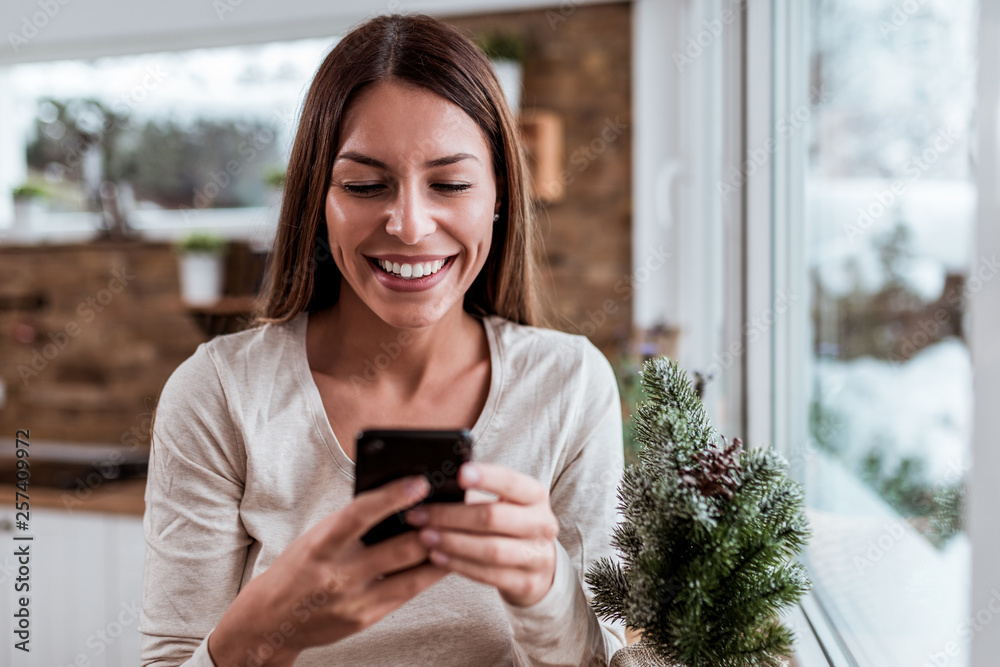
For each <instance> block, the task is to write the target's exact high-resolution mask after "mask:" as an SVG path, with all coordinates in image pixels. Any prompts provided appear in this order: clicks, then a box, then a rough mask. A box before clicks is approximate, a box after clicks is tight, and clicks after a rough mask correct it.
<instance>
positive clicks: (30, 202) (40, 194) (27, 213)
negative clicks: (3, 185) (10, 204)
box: [11, 183, 48, 238]
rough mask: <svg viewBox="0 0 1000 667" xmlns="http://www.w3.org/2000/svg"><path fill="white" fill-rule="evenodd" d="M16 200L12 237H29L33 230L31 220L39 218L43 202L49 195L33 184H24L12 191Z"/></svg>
mask: <svg viewBox="0 0 1000 667" xmlns="http://www.w3.org/2000/svg"><path fill="white" fill-rule="evenodd" d="M11 194H12V195H13V199H14V228H13V229H12V230H11V236H12V237H14V238H17V237H21V236H25V235H27V233H28V231H29V230H30V229H31V220H32V219H33V218H35V217H37V216H38V214H39V211H40V208H41V202H42V201H43V200H44V199H45V198H46V197H47V196H48V193H47V192H46V191H45V190H44V189H43V188H41V187H39V186H37V185H33V184H31V183H23V184H21V185H19V186H17V187H16V188H14V189H13V190H12V191H11Z"/></svg>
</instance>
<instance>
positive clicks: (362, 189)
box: [341, 183, 472, 197]
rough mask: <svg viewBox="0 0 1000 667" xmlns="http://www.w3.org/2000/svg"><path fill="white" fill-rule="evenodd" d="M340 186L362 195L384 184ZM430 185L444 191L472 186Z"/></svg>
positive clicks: (455, 184)
mask: <svg viewBox="0 0 1000 667" xmlns="http://www.w3.org/2000/svg"><path fill="white" fill-rule="evenodd" d="M341 187H343V188H344V190H345V191H347V192H349V193H351V194H354V195H360V196H362V197H364V196H371V195H374V194H376V193H377V192H378V191H379V189H380V188H384V187H385V186H384V185H381V184H378V183H376V184H373V185H349V184H347V183H343V184H342V185H341ZM432 187H435V188H438V189H439V190H441V191H444V192H464V191H465V190H468V189H469V188H471V187H472V186H471V185H470V184H468V183H435V184H434V185H433V186H432Z"/></svg>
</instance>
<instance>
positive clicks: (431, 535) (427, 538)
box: [420, 530, 441, 547]
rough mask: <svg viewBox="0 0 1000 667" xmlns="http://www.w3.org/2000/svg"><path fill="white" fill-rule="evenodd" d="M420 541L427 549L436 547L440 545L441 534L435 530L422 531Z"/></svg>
mask: <svg viewBox="0 0 1000 667" xmlns="http://www.w3.org/2000/svg"><path fill="white" fill-rule="evenodd" d="M420 540H421V541H422V542H423V543H424V544H426V545H427V546H429V547H436V546H437V545H439V544H441V533H439V532H437V531H436V530H422V531H420Z"/></svg>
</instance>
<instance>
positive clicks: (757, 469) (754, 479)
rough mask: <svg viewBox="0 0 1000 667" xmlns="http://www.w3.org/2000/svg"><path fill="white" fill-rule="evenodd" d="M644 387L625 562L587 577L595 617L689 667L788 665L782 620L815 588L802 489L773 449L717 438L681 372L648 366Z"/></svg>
mask: <svg viewBox="0 0 1000 667" xmlns="http://www.w3.org/2000/svg"><path fill="white" fill-rule="evenodd" d="M642 386H643V390H644V393H645V395H646V397H647V400H646V402H644V403H643V404H642V405H641V406H640V407H639V410H638V411H637V414H636V419H635V421H636V424H635V433H636V439H637V441H638V442H639V444H640V449H639V461H640V464H639V465H638V466H630V467H629V468H627V469H626V470H625V474H624V476H623V479H622V484H621V486H620V487H619V489H618V500H619V504H618V509H619V511H620V512H621V513H622V517H623V520H622V523H620V524H619V525H618V526H616V527H615V531H614V534H613V536H612V544H613V545H614V547H615V548H616V549H617V551H618V553H619V554H620V556H621V562H620V563H618V562H615V561H613V560H612V559H609V558H601V559H599V560H597V561H595V562H594V564H593V565H592V566H591V568H590V570H589V571H588V572H587V574H586V580H587V583H588V584H589V585H590V587H591V590H593V591H594V599H593V607H594V610H595V612H596V613H597V614H598V615H599V616H601V617H603V618H608V619H615V620H621V621H624V622H625V623H626V624H627V625H628V626H630V627H632V628H637V629H641V630H642V631H643V640H644V641H645V642H647V643H649V644H651V645H653V647H654V648H655V649H656V650H657V651H658V652H659V653H660V654H661V655H662V656H663V657H664V658H667V659H668V660H673V661H674V662H676V663H679V664H681V665H684V666H685V667H709V666H711V667H756V666H778V665H782V664H784V663H783V661H782V659H781V656H782V655H788V654H789V652H790V650H791V646H792V640H793V638H792V634H791V632H790V631H789V630H788V629H787V628H786V627H784V626H783V625H782V624H781V623H780V621H779V619H778V613H779V612H780V611H781V610H782V609H783V608H785V607H788V606H790V605H793V604H795V603H796V602H797V601H798V600H799V598H800V597H801V596H802V595H803V594H804V593H805V592H806V591H808V590H809V587H810V582H809V580H808V578H807V577H806V573H805V570H804V568H803V567H802V565H801V564H799V563H798V562H796V560H795V558H796V556H797V554H798V553H799V552H801V550H802V548H803V547H804V546H805V542H806V540H807V539H808V537H809V527H808V523H807V521H806V517H805V513H804V509H803V505H804V502H803V500H804V499H803V495H802V489H801V487H800V486H799V485H798V484H797V483H796V482H794V481H793V480H792V479H790V478H789V477H788V476H787V469H788V464H787V462H786V461H785V460H784V459H783V458H782V457H781V455H779V454H778V453H777V452H775V451H774V450H773V449H770V448H758V449H743V448H742V447H741V443H740V442H739V440H733V443H732V444H727V443H726V442H725V439H724V438H720V436H719V435H718V434H717V433H716V432H715V430H714V429H713V428H712V425H711V424H710V423H709V421H708V418H707V417H706V415H705V408H704V406H703V405H702V403H701V400H700V399H699V398H698V396H697V395H696V394H695V392H694V389H693V388H692V386H691V384H690V382H689V381H688V379H687V377H686V376H685V374H684V372H683V371H682V370H681V369H680V368H679V367H678V366H677V364H676V363H675V362H673V361H671V360H669V359H667V358H666V357H660V358H655V359H651V360H649V361H647V362H646V363H645V364H644V365H643V370H642ZM720 440H721V442H719V441H720Z"/></svg>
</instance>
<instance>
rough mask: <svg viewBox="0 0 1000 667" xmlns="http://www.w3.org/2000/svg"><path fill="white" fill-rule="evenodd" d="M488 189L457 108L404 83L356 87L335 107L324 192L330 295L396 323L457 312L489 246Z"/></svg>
mask: <svg viewBox="0 0 1000 667" xmlns="http://www.w3.org/2000/svg"><path fill="white" fill-rule="evenodd" d="M498 187H499V183H498V181H497V179H496V177H495V175H494V173H493V167H492V159H491V155H490V150H489V147H488V146H487V144H486V139H485V137H484V136H483V133H482V131H481V130H480V128H479V126H478V125H476V123H475V121H473V120H472V118H470V117H469V116H468V115H467V114H466V113H465V112H464V111H463V110H462V109H461V108H460V107H458V106H457V105H455V104H453V103H451V102H449V101H448V100H445V99H444V98H442V97H440V96H438V95H436V94H434V93H432V92H430V91H427V90H425V89H423V88H419V87H416V86H412V85H408V84H400V83H388V82H381V83H378V84H374V85H373V86H372V87H370V88H368V89H366V90H364V91H362V92H361V93H360V94H359V96H358V97H357V98H356V99H355V100H354V101H353V102H352V103H351V104H350V106H349V107H348V108H347V110H346V111H345V113H344V117H343V123H342V131H341V143H340V146H339V147H338V151H337V158H336V159H335V161H334V165H333V171H332V179H331V182H330V190H329V192H328V193H327V197H326V224H327V232H328V234H329V239H330V249H331V251H332V254H333V257H334V260H335V261H336V263H337V266H338V268H339V269H340V272H341V274H342V275H343V278H344V280H343V282H342V284H341V294H340V298H341V299H342V300H344V302H345V303H352V302H353V301H354V299H352V297H353V296H356V297H357V300H359V301H360V302H362V303H364V304H365V305H366V306H367V307H368V308H369V309H370V310H371V311H372V312H374V313H375V314H376V315H377V316H378V317H380V318H381V319H382V320H383V321H385V322H386V323H388V324H390V325H392V326H395V327H400V328H416V327H422V326H427V325H429V324H433V323H434V322H437V321H438V320H440V319H441V318H442V316H444V315H445V314H446V313H448V312H449V311H451V310H452V309H456V308H457V309H458V310H461V308H462V301H463V297H464V295H465V292H466V291H467V290H468V289H469V287H470V286H471V285H472V282H473V280H474V279H475V278H476V276H477V275H478V274H479V272H480V270H481V269H482V267H483V264H484V263H485V262H486V257H487V255H488V254H489V250H490V239H491V236H492V232H493V215H494V213H496V212H498V211H499V209H500V201H499V200H500V195H499V191H498Z"/></svg>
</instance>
